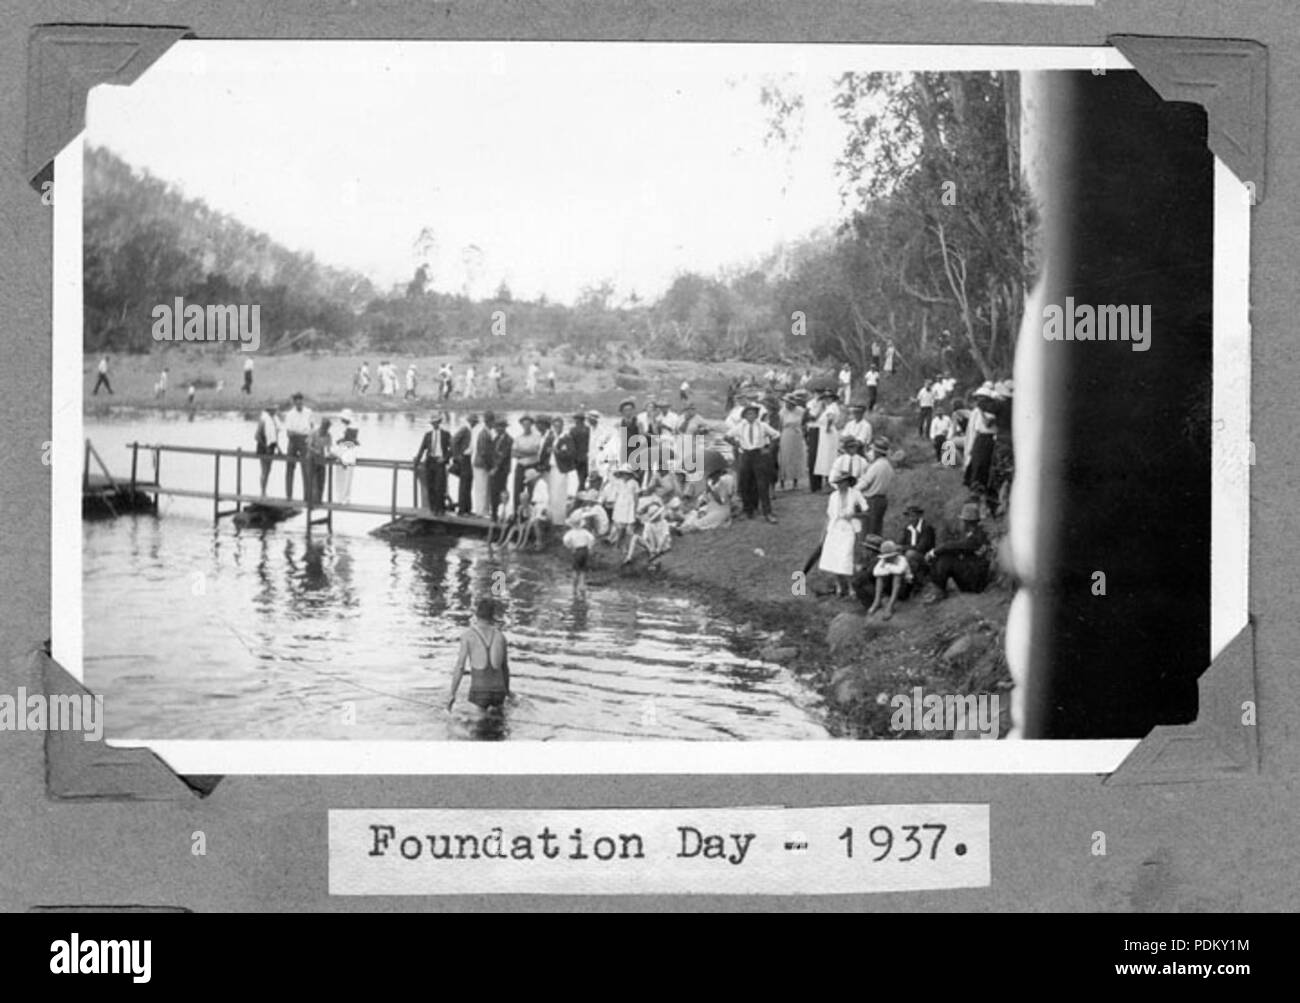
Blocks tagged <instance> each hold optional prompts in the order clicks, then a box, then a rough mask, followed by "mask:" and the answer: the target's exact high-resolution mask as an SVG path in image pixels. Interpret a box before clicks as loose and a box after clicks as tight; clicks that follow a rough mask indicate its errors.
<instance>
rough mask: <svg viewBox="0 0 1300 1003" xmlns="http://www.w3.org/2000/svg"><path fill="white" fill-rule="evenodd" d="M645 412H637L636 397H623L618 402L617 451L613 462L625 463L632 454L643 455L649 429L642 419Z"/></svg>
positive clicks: (647, 442)
mask: <svg viewBox="0 0 1300 1003" xmlns="http://www.w3.org/2000/svg"><path fill="white" fill-rule="evenodd" d="M644 418H645V414H644V412H642V413H641V414H637V411H636V398H634V397H624V398H623V399H622V400H621V401H619V402H618V426H617V427H616V429H615V434H616V435H617V437H618V453H617V459H616V460H615V463H617V464H625V463H627V462H628V460H629V457H631V456H633V455H642V456H644V455H645V449H646V447H647V446H648V445H649V442H650V440H649V434H648V433H649V429H648V427H647V425H646V423H645V421H644Z"/></svg>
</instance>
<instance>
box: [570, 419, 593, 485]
mask: <svg viewBox="0 0 1300 1003" xmlns="http://www.w3.org/2000/svg"><path fill="white" fill-rule="evenodd" d="M569 438H570V439H572V440H573V469H574V470H576V471H577V472H578V490H579V491H581V490H582V489H583V488H585V487H586V486H587V473H588V469H589V468H588V457H589V455H590V453H591V428H590V426H588V424H587V416H586V415H585V414H584V413H583V412H581V411H578V412H575V413H574V415H573V427H572V428H570V429H569Z"/></svg>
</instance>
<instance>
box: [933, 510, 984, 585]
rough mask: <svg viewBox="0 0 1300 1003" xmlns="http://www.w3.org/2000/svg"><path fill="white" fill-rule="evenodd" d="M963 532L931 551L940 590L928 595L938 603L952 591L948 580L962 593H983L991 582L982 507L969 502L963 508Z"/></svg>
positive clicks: (934, 575)
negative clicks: (937, 600) (982, 522)
mask: <svg viewBox="0 0 1300 1003" xmlns="http://www.w3.org/2000/svg"><path fill="white" fill-rule="evenodd" d="M961 521H962V529H961V532H960V534H958V535H957V536H955V537H954V538H952V539H949V540H945V541H944V542H943V543H941V544H939V546H937V547H935V548H934V550H933V551H931V554H932V556H931V558H930V581H931V582H932V583H933V584H934V586H935V588H936V589H937V592H934V593H932V594H930V595H928V596H926V599H925V601H926V602H934V601H935V600H936V599H942V598H943V597H944V596H945V595H947V594H948V579H950V578H951V579H952V580H953V581H954V582H955V583H956V584H957V588H958V589H959V590H960V591H962V592H983V591H984V588H985V586H987V585H988V583H989V571H990V562H989V551H990V546H989V538H988V535H987V534H986V533H985V532H984V529H983V527H982V526H980V507H979V504H978V503H977V502H968V503H967V504H965V505H963V506H962V510H961Z"/></svg>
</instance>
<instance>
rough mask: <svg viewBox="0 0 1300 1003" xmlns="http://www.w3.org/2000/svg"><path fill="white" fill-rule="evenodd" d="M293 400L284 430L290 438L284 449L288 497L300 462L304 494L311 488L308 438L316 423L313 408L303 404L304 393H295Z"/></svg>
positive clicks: (285, 416) (285, 491) (285, 489)
mask: <svg viewBox="0 0 1300 1003" xmlns="http://www.w3.org/2000/svg"><path fill="white" fill-rule="evenodd" d="M291 400H292V402H293V404H292V406H291V407H290V408H289V410H288V411H286V412H285V415H284V432H285V435H286V437H287V439H288V447H287V448H286V449H285V451H284V454H285V456H287V457H288V459H287V460H285V464H284V496H285V497H286V498H292V497H293V472H294V468H295V467H296V466H297V465H299V464H301V465H302V468H303V469H302V489H303V494H304V496H306V493H307V491H308V490H310V484H309V483H308V478H307V464H308V463H309V462H310V460H309V457H308V455H307V440H308V439H309V438H310V436H311V433H312V429H313V428H314V427H315V425H316V420H315V418H314V417H313V415H312V413H311V408H309V407H304V406H303V403H302V394H300V393H296V394H294V395H293V397H292V398H291Z"/></svg>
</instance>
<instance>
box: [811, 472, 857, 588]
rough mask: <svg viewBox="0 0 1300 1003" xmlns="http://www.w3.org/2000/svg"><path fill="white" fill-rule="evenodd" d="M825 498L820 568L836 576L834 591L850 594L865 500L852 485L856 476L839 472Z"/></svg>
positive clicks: (855, 567) (855, 568)
mask: <svg viewBox="0 0 1300 1003" xmlns="http://www.w3.org/2000/svg"><path fill="white" fill-rule="evenodd" d="M831 487H832V489H833V490H832V491H831V496H830V498H828V499H827V501H826V532H825V535H824V536H823V538H822V552H821V557H820V559H819V563H818V567H820V568H821V570H822V571H825V572H827V573H828V574H832V575H834V576H835V594H836V595H837V596H847V595H848V594H849V590H850V586H851V584H852V579H853V573H854V571H855V570H857V543H858V532H859V529H860V528H861V527H860V523H859V520H858V517H859V516H860V515H862V513H864V512H866V510H867V503H866V499H864V498H863V497H862V494H861V493H860V492H859V491H858V489H857V488H856V487H854V486H853V476H852V475H851V474H848V473H840V474H837V475H836V477H835V479H834V480H833V481H832V482H831Z"/></svg>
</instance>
